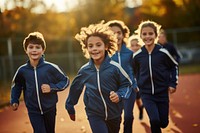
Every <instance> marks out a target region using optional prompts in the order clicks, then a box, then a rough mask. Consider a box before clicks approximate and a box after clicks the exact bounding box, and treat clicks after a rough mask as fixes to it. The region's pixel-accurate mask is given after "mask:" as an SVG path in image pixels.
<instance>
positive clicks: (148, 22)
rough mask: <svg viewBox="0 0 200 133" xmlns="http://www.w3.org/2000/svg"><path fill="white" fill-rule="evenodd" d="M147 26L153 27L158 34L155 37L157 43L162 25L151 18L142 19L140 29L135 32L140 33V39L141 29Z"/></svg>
mask: <svg viewBox="0 0 200 133" xmlns="http://www.w3.org/2000/svg"><path fill="white" fill-rule="evenodd" d="M145 27H151V28H152V29H153V30H154V33H155V35H156V39H155V43H156V42H157V41H158V34H159V31H160V28H161V25H159V24H157V23H156V22H154V21H150V20H146V21H142V22H141V23H140V24H139V26H138V29H137V30H136V31H135V33H136V34H138V35H139V37H140V40H141V31H142V29H143V28H145Z"/></svg>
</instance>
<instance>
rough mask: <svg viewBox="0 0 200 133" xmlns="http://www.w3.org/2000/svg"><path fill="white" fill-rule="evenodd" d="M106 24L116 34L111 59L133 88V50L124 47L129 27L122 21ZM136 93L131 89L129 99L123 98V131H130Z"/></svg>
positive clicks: (134, 86) (127, 132)
mask: <svg viewBox="0 0 200 133" xmlns="http://www.w3.org/2000/svg"><path fill="white" fill-rule="evenodd" d="M107 25H108V26H109V27H110V28H111V30H113V32H114V33H115V34H116V35H117V48H118V49H117V52H116V53H115V54H114V55H113V56H112V60H114V61H116V62H118V63H119V64H120V65H121V66H122V68H123V69H124V70H125V71H126V73H127V74H128V75H129V76H130V78H131V81H132V82H133V86H132V87H133V89H135V88H137V84H136V81H135V78H134V74H133V68H132V57H133V52H132V51H131V50H130V49H128V48H127V47H126V41H127V39H128V37H129V33H130V31H129V29H128V27H127V26H126V25H125V24H124V22H123V21H119V20H112V21H109V22H107ZM135 97H136V93H135V91H132V93H131V95H130V97H129V99H126V100H124V133H132V130H133V129H132V126H133V119H134V117H133V108H134V103H135Z"/></svg>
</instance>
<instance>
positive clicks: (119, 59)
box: [118, 52, 122, 66]
mask: <svg viewBox="0 0 200 133" xmlns="http://www.w3.org/2000/svg"><path fill="white" fill-rule="evenodd" d="M118 61H119V64H120V66H122V65H121V58H120V52H118Z"/></svg>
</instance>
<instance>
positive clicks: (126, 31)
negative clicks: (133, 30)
mask: <svg viewBox="0 0 200 133" xmlns="http://www.w3.org/2000/svg"><path fill="white" fill-rule="evenodd" d="M106 24H107V25H108V26H109V27H113V26H117V27H119V28H120V29H121V31H122V34H123V35H124V39H123V41H124V42H125V43H127V41H128V38H129V35H130V30H129V28H128V27H127V26H126V25H125V24H124V22H123V21H120V20H111V21H108V22H107V23H106Z"/></svg>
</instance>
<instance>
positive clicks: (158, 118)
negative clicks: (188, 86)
mask: <svg viewBox="0 0 200 133" xmlns="http://www.w3.org/2000/svg"><path fill="white" fill-rule="evenodd" d="M141 98H142V102H143V105H144V107H145V109H146V111H147V114H148V116H149V119H150V125H151V132H152V133H161V128H165V127H167V125H168V123H169V118H168V116H169V97H168V94H167V95H166V96H163V95H162V96H159V95H151V94H141Z"/></svg>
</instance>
